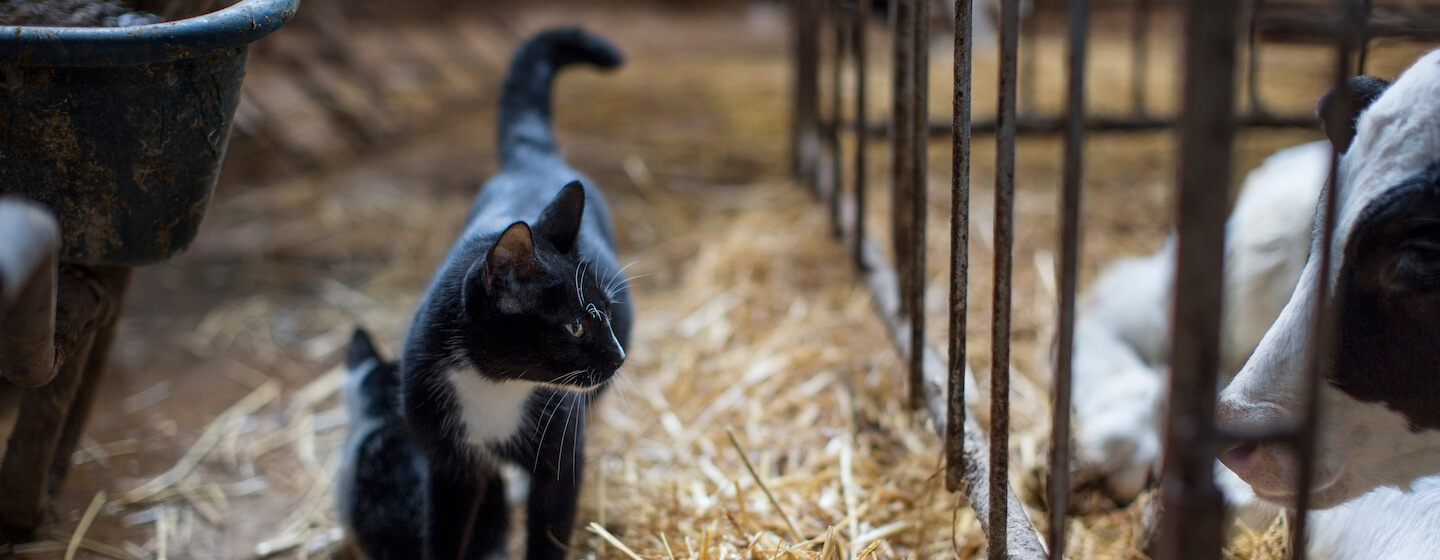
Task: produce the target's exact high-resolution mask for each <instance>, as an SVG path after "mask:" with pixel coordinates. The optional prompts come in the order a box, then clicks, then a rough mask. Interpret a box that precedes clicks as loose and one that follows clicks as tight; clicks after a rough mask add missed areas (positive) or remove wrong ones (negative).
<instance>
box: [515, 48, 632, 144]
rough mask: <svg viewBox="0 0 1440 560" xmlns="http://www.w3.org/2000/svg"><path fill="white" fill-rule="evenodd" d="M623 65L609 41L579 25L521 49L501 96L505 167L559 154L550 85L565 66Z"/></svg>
mask: <svg viewBox="0 0 1440 560" xmlns="http://www.w3.org/2000/svg"><path fill="white" fill-rule="evenodd" d="M623 61H624V59H623V57H622V55H621V54H620V50H619V49H617V48H615V46H614V45H612V44H610V42H609V41H607V40H605V39H603V38H601V37H599V36H596V35H592V34H590V33H588V32H586V31H585V30H583V29H580V28H578V27H569V28H559V29H549V30H546V31H541V32H540V33H538V34H536V35H535V36H534V37H531V38H530V39H529V40H528V41H525V43H524V44H522V45H520V49H519V50H517V51H516V52H515V58H514V59H512V60H511V61H510V71H509V74H508V75H506V76H505V88H504V91H503V92H502V93H501V96H500V115H499V126H498V128H499V132H500V141H499V151H500V163H501V165H502V166H504V167H511V166H513V165H520V164H523V163H524V162H525V161H526V158H527V157H534V156H547V155H554V154H556V153H557V150H556V146H555V133H554V131H553V130H552V129H551V124H550V113H551V101H550V86H551V83H552V82H553V81H554V78H555V73H556V72H557V71H559V70H560V68H562V67H564V66H566V65H568V64H571V63H575V62H585V63H588V64H592V65H595V66H598V67H600V68H607V69H608V68H615V67H617V66H620V64H621V63H622V62H623Z"/></svg>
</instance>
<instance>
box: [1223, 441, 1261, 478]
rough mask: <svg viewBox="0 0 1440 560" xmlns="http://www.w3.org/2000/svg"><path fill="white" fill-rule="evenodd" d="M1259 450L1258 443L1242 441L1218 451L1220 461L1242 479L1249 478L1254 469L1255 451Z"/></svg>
mask: <svg viewBox="0 0 1440 560" xmlns="http://www.w3.org/2000/svg"><path fill="white" fill-rule="evenodd" d="M1259 450H1260V444H1259V443H1258V442H1255V441H1242V442H1240V443H1237V444H1235V445H1233V446H1231V447H1230V448H1229V449H1226V450H1225V451H1222V452H1221V453H1220V462H1221V463H1224V464H1225V467H1226V468H1228V469H1230V471H1231V472H1234V473H1235V474H1236V475H1237V476H1239V477H1240V478H1242V479H1246V480H1248V479H1249V475H1250V473H1251V472H1252V471H1254V469H1255V453H1256V452H1257V451H1259Z"/></svg>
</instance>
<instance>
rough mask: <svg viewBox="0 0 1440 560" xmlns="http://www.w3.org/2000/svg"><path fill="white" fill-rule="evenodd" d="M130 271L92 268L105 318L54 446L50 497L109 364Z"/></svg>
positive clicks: (62, 478)
mask: <svg viewBox="0 0 1440 560" xmlns="http://www.w3.org/2000/svg"><path fill="white" fill-rule="evenodd" d="M131 270H132V269H131V268H129V267H96V268H95V272H96V274H97V275H99V276H100V277H101V278H102V279H103V280H104V281H105V291H106V294H107V298H106V299H107V300H108V301H107V302H106V304H105V305H104V307H106V308H107V309H106V310H107V311H108V313H107V315H108V316H107V317H102V318H101V319H102V320H103V321H104V322H102V323H100V330H98V331H96V333H95V341H94V342H93V343H92V344H91V345H90V356H89V357H88V358H86V359H85V372H84V374H83V375H84V377H83V378H82V379H81V380H80V389H79V390H78V392H76V393H75V402H74V403H73V404H71V405H70V412H69V414H67V415H66V416H65V431H64V432H63V433H61V434H60V442H59V444H57V445H56V446H55V460H54V461H53V462H51V463H50V484H49V485H50V487H49V488H48V490H49V492H50V495H51V496H55V495H57V494H59V493H60V485H61V484H62V483H64V482H65V474H66V472H67V471H69V469H70V457H71V455H72V454H74V453H75V444H76V443H77V442H79V441H80V434H81V433H83V432H84V431H85V426H86V424H88V423H89V421H90V409H91V408H92V407H93V406H94V404H95V393H96V392H98V391H99V387H100V380H101V379H102V378H103V377H104V376H105V370H106V367H107V366H108V365H109V363H110V347H111V346H113V345H114V344H115V327H116V326H117V325H119V323H120V310H122V309H124V308H125V295H126V294H127V293H128V292H129V288H130V272H131Z"/></svg>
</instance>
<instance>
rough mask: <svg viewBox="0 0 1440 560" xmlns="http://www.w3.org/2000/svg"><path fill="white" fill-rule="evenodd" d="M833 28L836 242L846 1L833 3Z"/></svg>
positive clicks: (832, 212)
mask: <svg viewBox="0 0 1440 560" xmlns="http://www.w3.org/2000/svg"><path fill="white" fill-rule="evenodd" d="M827 4H829V6H830V9H829V10H828V12H829V16H830V25H831V26H832V28H833V31H834V45H833V46H834V50H833V51H832V53H831V57H830V127H829V129H828V130H829V141H830V142H829V143H830V189H829V190H830V224H831V226H833V228H834V230H833V231H832V233H833V234H834V235H835V237H836V238H839V237H841V236H842V235H844V232H843V231H841V228H840V193H841V192H843V191H844V188H843V187H844V185H845V181H844V168H843V167H842V164H843V162H844V157H843V154H844V152H843V151H842V150H841V147H840V123H841V122H843V120H844V115H845V111H844V110H843V107H842V103H841V95H840V94H841V92H842V91H843V85H842V83H841V82H842V78H843V76H842V75H843V73H844V72H843V71H844V69H845V53H846V49H845V22H846V18H845V13H844V9H845V8H844V6H843V4H844V0H829V1H828V2H827Z"/></svg>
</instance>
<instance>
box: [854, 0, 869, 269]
mask: <svg viewBox="0 0 1440 560" xmlns="http://www.w3.org/2000/svg"><path fill="white" fill-rule="evenodd" d="M851 7H852V9H853V10H854V12H853V13H852V14H851V17H852V18H853V22H852V26H851V29H850V31H851V33H854V37H853V38H852V39H851V42H850V46H851V47H852V48H853V49H854V51H855V53H854V54H855V247H854V249H855V255H854V256H855V266H856V267H857V268H859V269H860V270H864V269H865V256H864V250H863V248H864V245H865V243H864V239H865V189H866V187H867V181H866V173H868V170H867V168H866V158H865V149H866V144H867V142H868V140H869V138H870V135H869V134H868V133H867V132H866V127H867V124H866V122H865V80H866V71H865V66H866V56H865V35H866V34H867V32H868V30H869V26H868V25H866V23H868V21H869V20H868V19H867V18H866V14H868V13H870V9H869V6H867V5H865V0H853V4H852V6H851Z"/></svg>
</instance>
